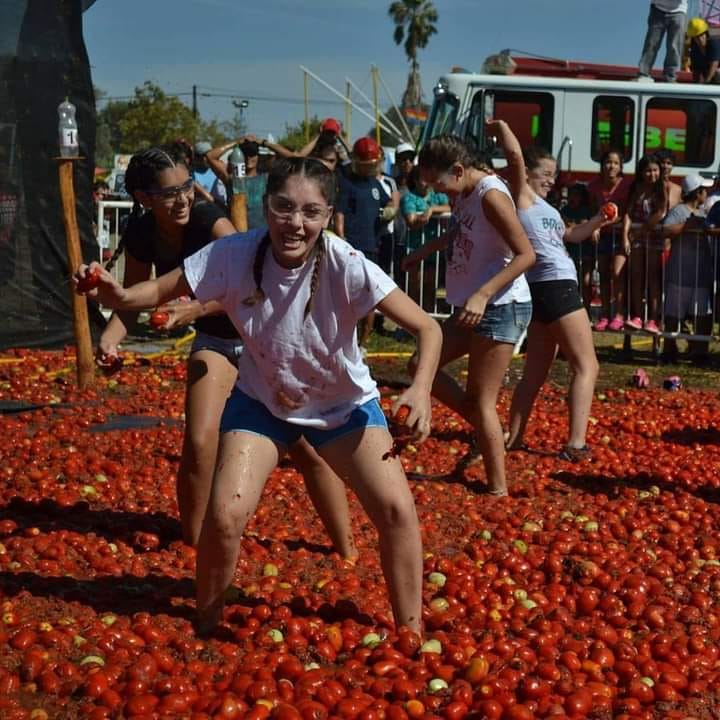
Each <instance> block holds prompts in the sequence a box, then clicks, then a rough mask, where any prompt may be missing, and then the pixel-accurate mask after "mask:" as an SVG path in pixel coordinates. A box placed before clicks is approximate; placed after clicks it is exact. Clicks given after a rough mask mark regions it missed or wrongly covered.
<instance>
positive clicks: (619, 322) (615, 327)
mask: <svg viewBox="0 0 720 720" xmlns="http://www.w3.org/2000/svg"><path fill="white" fill-rule="evenodd" d="M624 326H625V321H624V320H623V319H622V318H621V317H620V315H616V316H615V317H614V318H613V319H612V320H611V321H610V324H609V325H608V328H607V329H608V330H611V331H612V332H620V331H621V330H622V329H623V327H624Z"/></svg>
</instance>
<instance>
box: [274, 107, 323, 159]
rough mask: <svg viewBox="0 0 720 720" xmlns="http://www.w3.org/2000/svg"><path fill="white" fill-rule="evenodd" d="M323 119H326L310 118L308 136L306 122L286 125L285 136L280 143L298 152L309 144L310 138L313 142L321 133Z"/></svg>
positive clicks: (315, 116) (314, 116)
mask: <svg viewBox="0 0 720 720" xmlns="http://www.w3.org/2000/svg"><path fill="white" fill-rule="evenodd" d="M323 119H324V118H319V117H317V115H313V117H312V118H310V124H309V128H308V130H309V132H308V133H307V134H306V132H305V121H304V120H301V121H300V122H299V123H296V124H295V125H290V124H289V123H285V135H283V137H281V138H280V140H278V143H279V144H280V145H283V146H284V147H286V148H288V149H290V150H294V151H296V152H297V151H298V150H301V149H302V148H303V147H304V146H305V145H306V144H307V142H308V138H310V139H311V140H312V138H314V137H315V136H316V135H317V134H318V133H319V132H320V125H321V124H322V121H323Z"/></svg>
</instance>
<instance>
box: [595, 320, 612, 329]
mask: <svg viewBox="0 0 720 720" xmlns="http://www.w3.org/2000/svg"><path fill="white" fill-rule="evenodd" d="M609 324H610V319H609V318H600V319H599V320H598V321H597V322H596V323H595V330H597V332H605V331H606V330H607V329H608V325H609Z"/></svg>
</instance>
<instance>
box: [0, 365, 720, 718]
mask: <svg viewBox="0 0 720 720" xmlns="http://www.w3.org/2000/svg"><path fill="white" fill-rule="evenodd" d="M73 372H74V368H73V357H72V354H71V353H69V352H65V353H63V352H56V353H50V352H48V353H44V352H22V351H16V352H14V353H9V354H6V355H3V356H0V404H2V403H5V405H6V407H7V408H11V409H13V410H17V411H16V412H6V413H5V414H3V415H0V431H1V432H2V437H3V442H2V443H0V717H2V718H6V719H8V720H30V719H32V720H44V719H45V718H91V719H92V720H106V719H114V718H140V719H150V718H159V719H160V718H192V719H193V720H206V719H209V718H222V719H225V720H232V719H233V718H250V719H251V720H264V719H265V718H277V720H294V719H302V720H315V719H319V720H321V719H323V718H344V719H352V718H358V719H359V720H383V719H384V718H385V719H387V720H405V719H407V718H409V719H419V718H445V719H447V720H459V719H461V718H465V717H467V718H475V719H477V720H480V719H481V718H489V719H491V720H492V719H498V718H500V719H502V720H518V719H520V720H522V719H524V718H533V717H538V718H543V717H552V718H564V717H565V718H612V717H620V718H636V717H637V718H660V717H662V718H691V717H694V718H711V717H717V716H718V713H720V695H719V694H718V690H717V688H720V604H719V602H718V601H719V599H720V527H719V526H720V519H719V516H720V513H718V509H717V503H718V500H719V499H720V490H719V488H720V430H718V428H719V427H720V404H719V403H718V401H717V398H716V396H715V394H714V393H712V392H704V391H690V390H682V391H680V392H674V393H670V392H666V391H663V390H630V389H627V390H625V389H616V390H607V391H605V392H604V393H603V394H602V395H600V396H598V398H597V400H596V402H595V403H594V405H593V411H592V413H593V414H592V418H591V424H590V433H589V438H588V440H589V443H590V445H591V446H592V448H593V454H592V457H591V458H590V459H588V460H586V461H583V462H582V463H580V464H576V465H573V464H569V463H566V462H562V461H560V460H558V458H557V452H558V450H559V449H560V448H561V447H562V443H563V441H564V438H565V436H566V433H567V415H566V405H565V393H564V391H563V390H562V389H560V388H554V387H552V386H548V387H546V389H545V391H544V392H543V395H542V397H541V399H540V400H539V402H538V406H537V409H536V412H535V414H534V415H533V418H532V419H531V422H530V426H529V430H528V434H527V436H526V438H525V439H526V441H527V445H528V447H529V449H528V450H527V451H518V452H512V453H510V454H509V455H508V456H507V464H508V469H509V482H510V488H511V495H510V497H509V498H492V497H489V496H487V495H485V494H483V492H482V491H483V488H484V485H485V481H484V473H483V469H482V463H477V462H472V461H471V457H470V456H469V452H470V440H471V436H470V429H469V427H468V426H467V424H465V423H464V422H463V421H462V420H461V419H460V418H458V417H457V416H456V415H454V414H453V413H451V412H450V411H449V410H447V409H446V408H445V407H443V406H442V405H439V404H438V405H436V406H435V407H434V414H433V433H432V436H431V438H430V439H429V440H428V441H427V442H426V443H424V444H423V445H415V444H413V442H412V440H409V439H407V438H405V439H404V440H403V442H402V443H401V444H399V452H400V456H401V459H402V462H403V465H404V466H405V468H406V470H407V471H408V475H409V477H410V483H411V487H412V491H413V494H414V497H415V501H416V505H417V510H418V515H419V517H420V521H421V526H422V532H423V542H424V553H425V554H424V570H425V574H424V587H423V597H424V605H423V615H424V622H425V628H426V630H425V635H424V637H423V638H419V637H417V636H415V635H413V634H411V633H409V632H407V631H400V632H399V633H397V632H396V631H395V630H394V628H393V625H392V618H391V612H390V607H389V603H388V600H387V593H386V588H385V585H384V582H383V579H382V572H381V569H380V566H379V560H378V553H377V538H376V534H375V531H374V529H373V527H372V525H371V524H370V523H369V521H368V519H367V517H366V516H365V515H364V513H363V511H362V510H361V508H360V506H359V505H358V503H357V502H356V501H355V500H354V499H352V501H351V512H352V522H353V529H354V532H355V536H356V542H357V545H358V548H359V551H360V557H359V558H358V560H357V562H356V563H354V564H351V563H348V562H346V561H344V560H343V559H342V558H341V557H339V556H338V555H336V554H335V553H333V551H332V548H331V546H330V543H329V541H328V539H327V537H326V536H325V534H324V531H323V528H322V525H321V524H320V522H319V520H318V519H317V517H316V516H315V514H314V511H313V509H312V506H311V505H310V503H309V501H308V499H307V497H306V496H305V493H304V489H303V485H302V482H301V481H300V478H299V476H298V473H297V472H296V470H295V469H294V468H293V467H292V465H291V464H289V461H287V460H285V461H283V463H282V464H281V466H280V467H279V468H278V469H277V470H276V471H275V472H274V473H273V475H272V477H271V479H270V481H269V482H268V485H267V487H266V491H265V494H264V496H263V499H262V501H261V503H260V506H259V508H258V511H257V513H256V515H255V517H254V518H253V520H252V521H251V523H250V525H249V526H248V530H247V532H246V535H245V537H244V539H243V541H242V551H241V554H240V560H239V562H238V567H237V572H236V576H235V581H234V586H233V588H232V590H231V592H230V593H229V596H228V605H227V607H228V609H227V613H226V618H225V623H224V624H223V625H222V627H221V629H220V631H219V632H218V633H217V634H216V635H215V636H213V637H212V638H210V639H202V638H200V637H198V636H197V635H196V634H195V632H194V630H193V625H192V619H193V612H194V573H195V553H194V551H193V550H192V549H191V548H189V547H187V546H185V545H184V544H183V543H182V542H181V540H180V527H179V523H178V521H177V510H176V504H175V473H176V472H177V468H178V463H179V457H180V450H181V445H182V413H183V398H184V379H185V366H184V360H183V359H182V358H180V357H175V356H172V355H167V356H162V357H159V358H154V359H152V360H150V361H148V360H147V359H143V358H142V357H139V356H138V357H129V358H126V362H125V365H124V367H123V369H122V370H121V371H120V372H119V373H118V374H116V375H114V376H112V377H99V378H98V381H97V382H98V384H97V387H96V388H94V389H93V390H90V391H85V392H82V393H81V392H78V391H77V389H76V386H75V384H74V376H73ZM383 392H384V396H383V404H384V407H385V409H386V410H387V409H389V407H390V405H391V404H392V401H393V394H392V393H393V391H392V390H390V389H387V388H386V389H384V391H383ZM18 402H23V403H26V404H27V409H25V410H22V409H21V408H18V407H15V406H13V403H14V404H15V405H17V403H18ZM508 402H509V395H508V394H507V393H504V394H503V395H502V398H501V408H500V410H501V415H503V416H505V415H506V413H507V405H508ZM128 415H130V416H134V415H145V416H147V415H150V416H153V417H154V418H155V419H156V421H157V422H155V423H154V424H149V425H148V426H137V427H126V428H124V429H113V428H114V427H116V425H115V424H114V422H115V420H116V419H117V417H116V416H128Z"/></svg>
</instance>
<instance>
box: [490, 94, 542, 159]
mask: <svg viewBox="0 0 720 720" xmlns="http://www.w3.org/2000/svg"><path fill="white" fill-rule="evenodd" d="M553 109H554V101H553V96H552V95H551V94H550V93H534V92H508V91H500V90H496V91H495V117H496V118H497V119H499V120H505V121H506V122H507V123H508V125H510V127H511V128H512V131H513V132H514V133H515V135H516V136H517V138H518V140H519V141H520V145H521V146H522V147H530V146H532V145H538V146H540V147H543V148H545V150H547V151H548V152H552V151H553V148H552V133H553ZM497 155H498V157H499V156H500V155H501V152H500V151H499V150H498V153H497Z"/></svg>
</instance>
